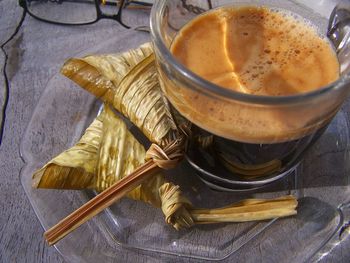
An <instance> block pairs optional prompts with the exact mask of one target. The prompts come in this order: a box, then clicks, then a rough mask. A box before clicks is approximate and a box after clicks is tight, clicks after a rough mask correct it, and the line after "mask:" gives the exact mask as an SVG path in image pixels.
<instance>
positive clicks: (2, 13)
mask: <svg viewBox="0 0 350 263" xmlns="http://www.w3.org/2000/svg"><path fill="white" fill-rule="evenodd" d="M21 14H22V8H20V7H19V6H18V5H17V1H13V0H3V1H0V43H1V44H2V43H3V42H4V41H5V40H6V39H7V38H8V37H9V36H10V35H11V34H12V32H13V31H14V30H15V28H16V26H17V24H18V22H19V20H20V17H21ZM139 19H140V24H144V25H146V24H147V23H148V22H147V21H148V20H147V19H148V18H147V17H145V16H142V15H141V16H140V17H139ZM124 30H126V29H124V28H123V27H121V26H120V25H119V24H118V23H116V22H115V21H108V20H107V21H103V20H102V21H100V22H98V23H96V24H94V25H90V26H82V27H68V26H57V25H51V24H47V23H43V22H40V21H38V20H35V19H33V18H32V17H30V16H27V17H26V18H25V21H24V23H23V25H22V27H21V29H20V30H19V32H18V34H17V35H16V36H15V38H14V39H13V40H12V41H11V42H10V43H8V44H7V45H6V47H5V50H6V53H7V54H8V57H9V59H8V65H7V74H8V78H9V81H10V100H9V105H8V109H7V119H6V126H5V134H4V138H3V143H2V145H1V148H0V160H1V164H0V166H1V183H0V210H1V215H0V228H1V231H0V233H1V234H0V262H62V261H63V259H62V257H61V256H60V255H59V254H58V253H57V252H56V250H55V249H54V248H53V247H48V246H47V244H46V243H45V242H44V240H43V237H42V235H43V229H42V228H41V226H40V223H39V221H38V219H37V218H36V216H35V214H34V212H33V210H32V208H31V206H30V204H29V202H28V199H27V197H26V195H25V193H24V191H23V188H22V186H21V184H20V181H19V173H20V169H21V167H22V166H23V162H22V160H21V158H20V152H19V145H20V142H21V138H22V136H23V134H24V132H25V128H26V126H27V124H28V121H29V120H30V117H31V115H32V113H33V110H34V108H35V106H36V104H37V102H38V100H39V98H40V95H41V94H42V92H43V91H44V89H45V86H46V83H47V82H48V80H49V79H50V77H51V76H52V75H54V74H56V73H57V72H58V71H59V68H60V67H61V65H62V63H63V61H64V59H65V58H68V57H70V56H72V55H73V54H76V53H78V52H79V51H81V50H83V49H86V48H88V47H91V46H94V45H97V44H98V43H99V42H100V41H103V40H104V39H105V37H106V36H108V35H118V33H120V32H121V31H124ZM3 67H4V54H3V53H2V52H1V54H0V68H1V71H2V70H3ZM3 81H4V78H3V75H2V74H1V75H0V83H1V87H2V89H1V95H0V102H2V101H3V99H4V97H3V90H4V87H3V86H4V85H3ZM122 258H123V259H124V260H127V261H130V262H144V261H149V259H143V258H142V257H137V255H133V256H131V255H130V257H128V255H125V257H122ZM124 260H123V261H124ZM349 260H350V238H348V239H347V240H346V242H343V243H342V244H341V245H339V246H337V247H336V248H335V249H334V250H333V251H331V253H330V254H328V255H327V256H325V257H324V258H323V260H322V262H349ZM262 261H264V260H263V259H262Z"/></svg>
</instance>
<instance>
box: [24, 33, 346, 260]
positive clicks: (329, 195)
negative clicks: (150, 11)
mask: <svg viewBox="0 0 350 263" xmlns="http://www.w3.org/2000/svg"><path fill="white" fill-rule="evenodd" d="M148 40H149V39H148V35H147V34H144V33H138V32H133V31H128V32H126V33H125V35H122V36H118V38H115V39H110V40H109V41H106V42H104V43H101V45H99V46H96V47H93V48H91V49H89V50H85V51H83V52H82V53H80V54H77V56H83V55H87V54H92V53H110V52H119V51H125V50H127V49H128V48H131V47H136V46H137V45H138V44H140V43H143V42H145V41H148ZM62 63H63V61H62ZM100 105H101V104H100V102H98V101H97V100H96V99H95V98H94V97H93V96H92V95H90V94H88V93H87V92H85V91H84V90H82V89H80V88H79V87H77V86H76V85H75V84H74V83H73V82H71V81H69V80H68V79H66V78H64V77H63V76H61V75H60V74H59V73H57V74H56V75H54V76H53V77H52V79H50V80H49V82H48V83H47V87H46V89H45V91H44V93H43V94H42V96H41V98H40V100H39V102H38V105H37V106H36V109H35V111H34V113H33V116H32V118H31V120H30V122H29V124H28V127H27V130H26V132H25V134H24V137H23V140H22V143H21V149H20V150H21V154H22V158H23V160H24V162H25V166H24V167H23V169H22V171H21V182H22V185H23V187H24V190H25V192H26V194H27V196H28V198H29V200H30V202H31V204H32V206H33V209H34V211H35V213H36V215H37V216H38V219H39V220H40V222H41V224H42V226H43V228H44V229H45V230H47V229H48V228H49V227H51V226H53V225H54V224H55V223H57V222H58V221H59V220H60V219H62V218H64V217H65V216H67V215H68V214H69V213H71V212H72V211H74V210H75V209H76V208H78V207H79V206H81V205H82V204H83V203H84V202H86V201H87V200H88V199H90V198H92V197H93V196H94V195H95V194H94V192H92V191H63V190H43V189H39V190H38V189H33V188H32V187H31V176H32V174H33V172H34V171H35V170H36V169H38V168H40V167H41V166H42V165H44V164H45V163H46V162H47V161H49V160H50V159H51V158H52V157H54V156H55V155H57V154H59V153H60V152H62V151H63V150H65V149H67V148H69V147H70V146H72V145H73V144H74V143H75V142H76V141H77V140H78V139H79V138H80V136H81V135H82V133H83V131H84V129H85V128H86V127H87V126H88V125H89V124H90V122H91V121H92V120H93V118H94V117H95V116H96V114H97V111H98V109H99V108H100ZM345 108H346V107H345V106H344V109H345ZM347 108H350V107H347ZM348 119H349V118H348V112H346V111H345V110H341V111H340V112H339V113H338V115H337V116H336V118H335V119H334V121H333V122H332V124H331V125H330V127H329V129H328V130H327V132H326V133H325V134H324V136H323V137H322V138H321V139H320V141H319V142H318V143H317V144H316V146H315V147H314V148H313V149H312V150H311V151H310V152H309V153H308V155H307V156H306V158H305V161H304V162H303V165H302V166H300V167H299V168H298V170H297V171H296V172H295V173H294V174H292V175H290V176H288V177H285V178H283V179H281V180H279V181H277V182H275V183H274V184H272V185H270V186H268V187H265V188H263V189H259V190H258V191H250V192H237V193H223V192H218V191H213V190H210V189H209V188H208V187H207V186H206V185H205V184H204V183H203V182H202V181H200V180H199V179H198V177H197V176H196V174H195V171H194V170H192V169H191V168H190V166H189V165H188V164H187V163H185V162H183V163H182V164H181V165H180V166H179V167H178V168H176V169H174V170H172V171H170V172H169V173H168V174H167V176H168V178H169V180H171V181H173V182H175V183H177V184H179V185H180V186H181V188H182V190H183V193H184V194H185V195H186V196H187V197H189V198H190V200H191V201H192V202H193V203H194V205H195V206H197V207H215V206H224V205H226V204H229V203H232V202H235V201H238V200H240V199H243V198H247V197H257V196H259V197H274V196H279V195H282V194H288V193H292V194H295V195H297V196H298V198H299V203H300V205H299V208H298V215H297V216H294V217H290V218H284V219H274V220H270V221H264V222H248V223H239V224H228V223H225V224H215V225H213V224H212V225H200V226H195V227H193V228H191V229H187V230H182V231H176V230H175V229H173V228H172V227H171V226H169V225H166V223H165V222H164V218H163V216H162V213H161V211H160V210H158V209H155V208H153V207H151V206H149V205H147V204H144V203H142V202H136V201H133V200H128V199H123V200H121V201H120V202H118V203H116V204H114V205H113V206H111V207H110V208H109V209H106V210H105V211H104V212H102V213H101V214H99V215H98V216H96V217H95V218H93V219H92V220H90V221H89V222H88V223H86V224H84V225H83V226H81V227H80V228H78V229H77V230H75V231H74V232H73V233H71V234H70V235H69V236H67V237H66V238H64V239H63V240H61V241H60V242H59V243H58V244H57V245H56V248H57V250H58V251H59V252H60V253H61V255H62V256H63V257H64V258H65V260H66V261H68V262H116V261H121V262H125V261H130V262H135V261H137V260H139V261H142V262H144V261H151V262H164V261H171V262H173V261H177V262H181V261H186V262H197V261H201V260H203V259H205V260H224V261H230V262H231V261H239V262H240V261H244V262H255V261H256V260H257V258H259V259H261V260H262V261H264V262H281V261H283V262H302V261H309V260H312V259H317V258H319V257H321V256H322V255H324V253H327V251H330V250H331V249H332V247H333V246H334V245H335V244H336V243H335V241H334V240H336V242H337V243H339V242H341V241H342V240H343V239H345V238H347V236H346V235H347V234H346V233H347V232H346V231H340V230H341V228H342V226H343V225H344V224H345V223H346V222H348V220H349V213H348V210H349V207H348V202H349V196H350V195H349V192H350V191H349V190H350V189H349V163H350V162H349V148H350V145H349V133H348V130H349V125H348ZM340 232H341V233H344V234H342V235H341V237H339V234H340ZM333 241H334V242H333Z"/></svg>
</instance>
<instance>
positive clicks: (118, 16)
mask: <svg viewBox="0 0 350 263" xmlns="http://www.w3.org/2000/svg"><path fill="white" fill-rule="evenodd" d="M59 1H60V0H58V1H53V2H57V3H58V4H59ZM89 3H91V4H93V3H92V2H89ZM94 3H95V9H96V19H95V20H93V21H90V22H84V23H62V22H56V21H51V20H47V19H44V18H41V17H39V16H37V15H34V14H33V13H32V12H31V11H30V10H29V9H28V6H27V1H26V0H18V4H19V6H20V7H22V8H23V9H24V11H25V12H26V13H28V14H29V15H30V16H32V17H34V18H35V19H37V20H40V21H42V22H46V23H50V24H55V25H64V26H83V25H91V24H94V23H96V22H98V21H99V20H101V19H112V20H115V21H117V22H118V23H119V24H120V25H122V26H123V27H125V28H127V29H129V28H130V26H128V25H126V24H125V23H124V22H123V21H122V10H123V9H124V7H126V6H127V5H128V4H130V3H137V4H140V5H144V6H152V4H150V3H146V2H140V1H128V0H120V1H119V2H108V1H106V3H105V4H107V5H108V4H109V5H116V6H119V9H118V12H117V13H116V14H114V15H111V14H105V13H103V12H102V10H101V8H100V5H101V4H103V3H101V1H100V0H94Z"/></svg>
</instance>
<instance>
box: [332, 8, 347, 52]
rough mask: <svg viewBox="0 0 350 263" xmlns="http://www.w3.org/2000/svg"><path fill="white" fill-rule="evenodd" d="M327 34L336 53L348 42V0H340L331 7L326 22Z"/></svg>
mask: <svg viewBox="0 0 350 263" xmlns="http://www.w3.org/2000/svg"><path fill="white" fill-rule="evenodd" d="M327 36H328V38H329V39H330V40H331V41H332V43H333V45H334V47H335V48H336V51H337V53H339V52H341V51H342V50H343V49H344V48H345V47H346V46H347V44H348V43H349V42H350V2H349V1H341V2H339V3H338V4H337V5H336V6H335V8H334V9H333V11H332V13H331V15H330V18H329V24H328V30H327Z"/></svg>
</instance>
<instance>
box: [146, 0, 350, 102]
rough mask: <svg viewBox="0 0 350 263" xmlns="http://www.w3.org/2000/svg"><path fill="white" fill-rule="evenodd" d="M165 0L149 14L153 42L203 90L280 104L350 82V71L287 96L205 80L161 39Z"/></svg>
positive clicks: (314, 94) (304, 98) (320, 94)
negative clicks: (236, 88)
mask: <svg viewBox="0 0 350 263" xmlns="http://www.w3.org/2000/svg"><path fill="white" fill-rule="evenodd" d="M166 3H167V1H155V3H154V4H153V6H152V9H151V15H150V29H151V35H152V39H153V44H154V45H156V48H157V49H159V51H160V53H161V55H162V56H163V57H164V58H165V59H166V60H167V61H168V62H169V66H170V67H171V68H172V69H174V70H175V71H176V72H179V73H180V74H181V75H182V76H186V78H187V80H189V81H190V82H191V84H193V86H197V87H201V88H203V91H204V92H209V93H211V94H214V95H216V96H219V97H223V98H225V99H229V100H230V99H231V100H235V101H241V102H246V103H254V104H263V105H282V104H296V103H300V102H305V101H308V100H312V99H316V98H318V97H321V96H323V95H326V94H328V93H331V92H335V91H336V90H340V89H345V88H346V87H347V85H346V84H348V83H350V73H346V74H344V75H343V76H340V77H339V78H338V79H337V80H336V81H334V82H332V83H330V84H328V85H325V86H323V87H320V88H318V89H316V90H313V91H309V92H304V93H299V94H296V95H288V96H266V95H253V94H245V93H241V92H237V91H233V90H229V89H226V88H223V87H221V86H219V85H216V84H214V83H212V82H210V81H207V80H205V79H204V78H202V77H200V76H199V75H197V74H195V73H194V72H192V71H191V70H189V69H188V68H186V67H185V66H184V65H182V64H181V63H180V62H178V61H177V59H176V58H175V57H174V56H173V55H172V54H171V52H170V50H169V49H168V48H167V46H166V44H165V43H164V41H163V38H162V34H161V27H160V25H161V23H160V20H161V15H162V14H163V12H164V9H165V7H166Z"/></svg>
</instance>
